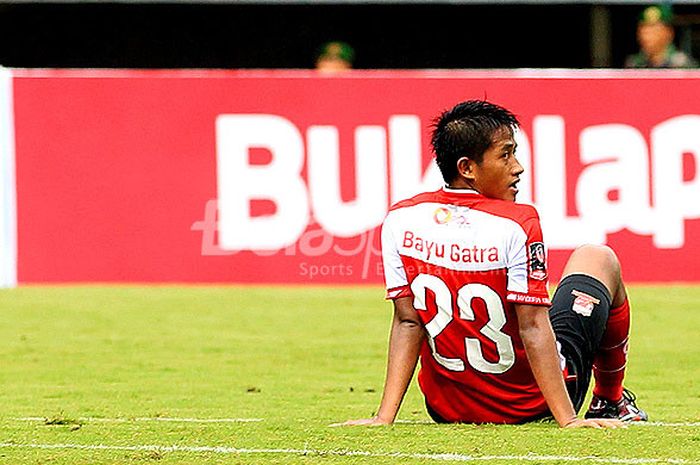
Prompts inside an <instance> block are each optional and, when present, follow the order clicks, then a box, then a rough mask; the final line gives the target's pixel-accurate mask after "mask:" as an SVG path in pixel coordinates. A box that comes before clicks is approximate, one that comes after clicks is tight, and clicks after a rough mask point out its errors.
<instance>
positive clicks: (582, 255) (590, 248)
mask: <svg viewBox="0 0 700 465" xmlns="http://www.w3.org/2000/svg"><path fill="white" fill-rule="evenodd" d="M571 256H572V258H575V259H577V261H583V262H585V263H588V264H590V265H593V266H595V267H596V268H600V269H603V270H607V271H609V272H614V273H616V274H619V272H620V261H619V260H618V258H617V255H616V254H615V251H614V250H613V249H612V248H610V247H608V246H607V245H597V244H586V245H582V246H580V247H578V248H577V249H576V250H574V252H573V253H572V255H571Z"/></svg>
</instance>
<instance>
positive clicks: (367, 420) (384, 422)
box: [330, 416, 393, 427]
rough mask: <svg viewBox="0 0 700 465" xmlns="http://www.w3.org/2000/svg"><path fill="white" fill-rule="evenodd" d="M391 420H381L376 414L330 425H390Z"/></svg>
mask: <svg viewBox="0 0 700 465" xmlns="http://www.w3.org/2000/svg"><path fill="white" fill-rule="evenodd" d="M392 423H393V422H391V421H388V420H383V419H381V418H379V417H377V416H374V417H372V418H363V419H361V420H348V421H346V422H343V423H334V424H332V425H330V426H332V427H335V426H384V425H390V424H392Z"/></svg>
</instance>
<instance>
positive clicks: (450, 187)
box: [443, 183, 479, 194]
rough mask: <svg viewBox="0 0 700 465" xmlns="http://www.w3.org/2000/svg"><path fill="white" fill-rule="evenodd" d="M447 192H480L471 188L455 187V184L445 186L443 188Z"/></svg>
mask: <svg viewBox="0 0 700 465" xmlns="http://www.w3.org/2000/svg"><path fill="white" fill-rule="evenodd" d="M443 190H444V191H445V192H452V193H456V194H478V193H479V191H477V190H476V189H474V188H473V187H471V186H455V185H454V183H450V184H445V185H444V187H443Z"/></svg>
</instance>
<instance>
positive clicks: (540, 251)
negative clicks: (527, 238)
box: [529, 242, 547, 281]
mask: <svg viewBox="0 0 700 465" xmlns="http://www.w3.org/2000/svg"><path fill="white" fill-rule="evenodd" d="M529 252H530V257H529V260H530V277H531V278H532V279H536V280H538V281H542V280H544V279H547V260H546V257H545V251H544V244H543V243H542V242H533V243H532V244H530V248H529Z"/></svg>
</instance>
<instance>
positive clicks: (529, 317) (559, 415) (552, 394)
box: [515, 304, 621, 428]
mask: <svg viewBox="0 0 700 465" xmlns="http://www.w3.org/2000/svg"><path fill="white" fill-rule="evenodd" d="M515 311H516V313H517V315H518V326H519V331H520V337H521V339H522V341H523V345H524V346H525V352H526V353H527V358H528V361H529V362H530V367H531V368H532V373H533V374H534V376H535V380H536V381H537V385H538V386H539V388H540V391H542V395H543V396H544V398H545V401H547V406H548V407H549V410H550V412H551V413H552V416H554V419H555V420H556V421H557V423H559V426H561V427H563V428H576V427H592V428H603V427H608V428H611V427H612V428H615V427H619V426H621V423H620V422H618V421H614V420H600V419H588V420H582V419H579V418H577V417H576V410H574V406H573V404H572V403H571V399H570V398H569V393H568V392H567V390H566V384H565V383H564V376H563V375H562V371H561V366H560V365H559V353H558V351H557V347H556V342H555V337H554V331H553V330H552V325H551V323H550V321H549V308H548V307H546V306H541V305H523V304H516V305H515Z"/></svg>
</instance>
